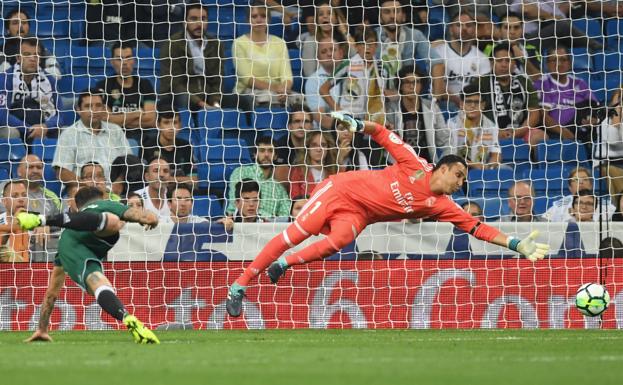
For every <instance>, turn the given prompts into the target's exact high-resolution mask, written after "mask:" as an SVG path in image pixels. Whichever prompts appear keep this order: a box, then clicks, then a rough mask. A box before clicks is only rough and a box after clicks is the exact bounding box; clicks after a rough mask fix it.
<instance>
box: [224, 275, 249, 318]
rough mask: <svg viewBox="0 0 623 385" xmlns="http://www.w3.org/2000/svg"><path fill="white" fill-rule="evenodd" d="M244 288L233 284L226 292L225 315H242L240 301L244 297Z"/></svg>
mask: <svg viewBox="0 0 623 385" xmlns="http://www.w3.org/2000/svg"><path fill="white" fill-rule="evenodd" d="M245 289H246V288H245V287H243V286H240V285H239V284H237V283H235V282H234V284H233V285H231V287H230V288H229V291H228V292H227V302H225V308H226V309H227V313H228V314H229V315H230V316H232V317H240V313H242V299H243V298H244V297H246V295H245V294H244V291H245Z"/></svg>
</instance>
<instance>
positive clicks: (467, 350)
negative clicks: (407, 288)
mask: <svg viewBox="0 0 623 385" xmlns="http://www.w3.org/2000/svg"><path fill="white" fill-rule="evenodd" d="M29 335H30V333H24V332H19V333H17V332H2V333H1V334H0V355H1V356H2V359H1V360H0V378H1V379H2V383H3V384H7V385H8V384H15V385H17V384H36V385H55V384H64V385H66V384H87V385H95V384H106V385H110V384H127V385H139V384H148V385H156V384H172V385H186V384H245V385H246V384H267V385H268V384H271V385H275V384H295V385H303V384H323V385H326V384H358V385H360V384H388V385H398V384H410V385H415V384H418V385H419V384H461V385H467V384H474V385H476V384H478V385H483V384H531V385H532V384H548V385H550V384H551V385H554V384H564V385H570V384H587V383H590V384H622V383H623V333H621V332H620V331H616V330H551V331H550V330H530V331H525V330H486V331H485V330H377V331H373V330H262V331H231V330H227V331H212V330H199V331H167V332H162V331H160V332H159V333H158V336H159V337H160V340H161V341H162V344H161V345H155V346H145V345H143V346H141V345H135V344H134V343H133V342H132V341H131V337H130V335H129V334H127V333H126V332H125V331H123V332H122V331H118V332H54V333H52V337H53V338H54V339H55V342H53V343H33V344H25V343H22V340H23V339H25V338H27V337H28V336H29Z"/></svg>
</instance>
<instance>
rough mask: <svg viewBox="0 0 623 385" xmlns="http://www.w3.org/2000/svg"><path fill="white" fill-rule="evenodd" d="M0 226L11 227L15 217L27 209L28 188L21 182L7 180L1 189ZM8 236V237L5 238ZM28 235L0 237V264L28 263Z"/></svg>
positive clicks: (14, 234)
mask: <svg viewBox="0 0 623 385" xmlns="http://www.w3.org/2000/svg"><path fill="white" fill-rule="evenodd" d="M2 204H3V206H4V207H5V208H6V211H5V212H3V213H2V214H0V225H12V224H13V222H14V221H15V215H17V214H18V213H20V212H22V211H25V210H26V209H27V208H28V188H27V187H26V182H25V181H23V180H9V181H8V182H7V183H5V184H4V187H3V188H2ZM7 235H8V236H7ZM29 246H30V235H29V234H28V232H27V231H24V232H18V233H15V232H11V233H10V234H4V236H2V237H0V262H28V260H29V252H28V250H29Z"/></svg>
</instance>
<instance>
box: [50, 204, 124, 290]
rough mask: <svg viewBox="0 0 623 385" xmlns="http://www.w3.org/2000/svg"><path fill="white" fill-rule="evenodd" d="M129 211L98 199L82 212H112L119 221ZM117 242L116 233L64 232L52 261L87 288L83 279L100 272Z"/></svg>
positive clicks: (69, 230) (121, 205)
mask: <svg viewBox="0 0 623 385" xmlns="http://www.w3.org/2000/svg"><path fill="white" fill-rule="evenodd" d="M126 210H128V207H127V206H126V205H123V204H121V203H119V202H113V201H110V200H99V201H94V202H91V203H89V204H87V205H86V206H85V207H83V208H82V210H81V211H95V212H98V213H111V214H115V215H117V216H118V217H119V218H122V217H123V214H124V213H125V212H126ZM118 240H119V234H115V235H111V236H109V237H98V236H97V235H95V233H93V232H91V231H77V230H71V229H65V230H64V231H63V233H62V234H61V239H60V240H59V243H58V254H57V255H56V259H55V260H54V264H55V265H57V266H63V269H64V270H65V272H66V273H67V274H69V276H70V277H71V279H72V280H73V281H74V282H76V283H77V284H78V285H80V286H81V287H82V288H84V289H86V284H85V280H86V278H87V277H88V276H89V274H90V273H93V272H95V271H100V272H101V271H102V266H101V261H102V260H103V259H105V258H106V255H107V254H108V251H109V250H110V249H112V247H113V246H114V245H115V243H117V241H118Z"/></svg>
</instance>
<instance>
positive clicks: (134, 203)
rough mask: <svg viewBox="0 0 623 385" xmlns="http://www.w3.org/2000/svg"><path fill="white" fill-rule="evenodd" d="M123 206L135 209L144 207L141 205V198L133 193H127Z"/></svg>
mask: <svg viewBox="0 0 623 385" xmlns="http://www.w3.org/2000/svg"><path fill="white" fill-rule="evenodd" d="M125 205H126V206H128V207H132V208H135V209H140V210H143V209H145V205H144V204H143V198H141V196H140V195H138V194H137V193H135V192H130V193H128V196H127V198H126V199H125Z"/></svg>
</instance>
